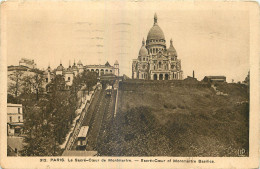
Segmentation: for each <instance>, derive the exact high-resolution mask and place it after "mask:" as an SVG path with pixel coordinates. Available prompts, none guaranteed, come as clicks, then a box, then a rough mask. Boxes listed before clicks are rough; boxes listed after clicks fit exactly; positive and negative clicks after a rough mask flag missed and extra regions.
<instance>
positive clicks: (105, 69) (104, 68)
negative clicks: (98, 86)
mask: <svg viewBox="0 0 260 169" xmlns="http://www.w3.org/2000/svg"><path fill="white" fill-rule="evenodd" d="M84 69H85V70H87V71H92V72H97V73H98V75H99V76H102V75H107V74H112V75H115V76H119V63H118V61H117V60H116V62H115V63H114V66H111V65H110V64H109V62H106V64H104V65H86V66H85V67H84Z"/></svg>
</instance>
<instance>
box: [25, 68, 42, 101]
mask: <svg viewBox="0 0 260 169" xmlns="http://www.w3.org/2000/svg"><path fill="white" fill-rule="evenodd" d="M43 81H44V77H43V74H42V73H35V74H34V75H31V76H30V75H29V76H25V77H24V78H23V86H24V87H23V92H24V93H27V94H31V93H35V94H36V100H39V94H41V93H42V92H43Z"/></svg>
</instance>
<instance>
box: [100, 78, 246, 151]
mask: <svg viewBox="0 0 260 169" xmlns="http://www.w3.org/2000/svg"><path fill="white" fill-rule="evenodd" d="M215 87H216V89H217V90H218V91H220V92H222V93H224V94H223V95H219V94H217V92H216V91H215V90H214V88H212V87H211V85H210V84H208V83H204V82H197V81H194V82H187V81H165V82H162V81H161V82H152V81H135V80H127V81H125V82H122V83H120V89H119V102H118V112H117V116H116V118H115V119H114V125H113V129H111V130H110V131H109V133H108V137H106V138H104V143H105V145H104V144H103V146H102V147H100V148H99V149H100V150H99V152H100V154H101V155H109V156H238V154H237V151H238V150H239V149H242V148H243V149H245V150H246V155H247V156H248V147H249V146H248V142H249V138H248V137H249V127H248V122H249V104H248V100H249V96H248V88H247V87H246V86H244V85H241V84H228V83H218V84H215Z"/></svg>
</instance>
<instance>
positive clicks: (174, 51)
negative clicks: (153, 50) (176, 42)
mask: <svg viewBox="0 0 260 169" xmlns="http://www.w3.org/2000/svg"><path fill="white" fill-rule="evenodd" d="M167 52H168V53H169V54H170V55H177V53H176V50H175V48H174V47H173V44H172V39H171V40H170V47H169V48H168V49H167Z"/></svg>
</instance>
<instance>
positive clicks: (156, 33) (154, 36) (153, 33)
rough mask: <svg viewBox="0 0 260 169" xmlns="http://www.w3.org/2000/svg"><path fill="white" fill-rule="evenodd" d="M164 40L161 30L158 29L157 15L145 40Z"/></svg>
mask: <svg viewBox="0 0 260 169" xmlns="http://www.w3.org/2000/svg"><path fill="white" fill-rule="evenodd" d="M161 39H163V40H165V37H164V33H163V31H162V29H161V28H160V27H159V25H158V23H157V15H156V14H155V15H154V25H153V27H152V28H151V29H150V31H149V33H148V35H147V40H148V41H149V40H161Z"/></svg>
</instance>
